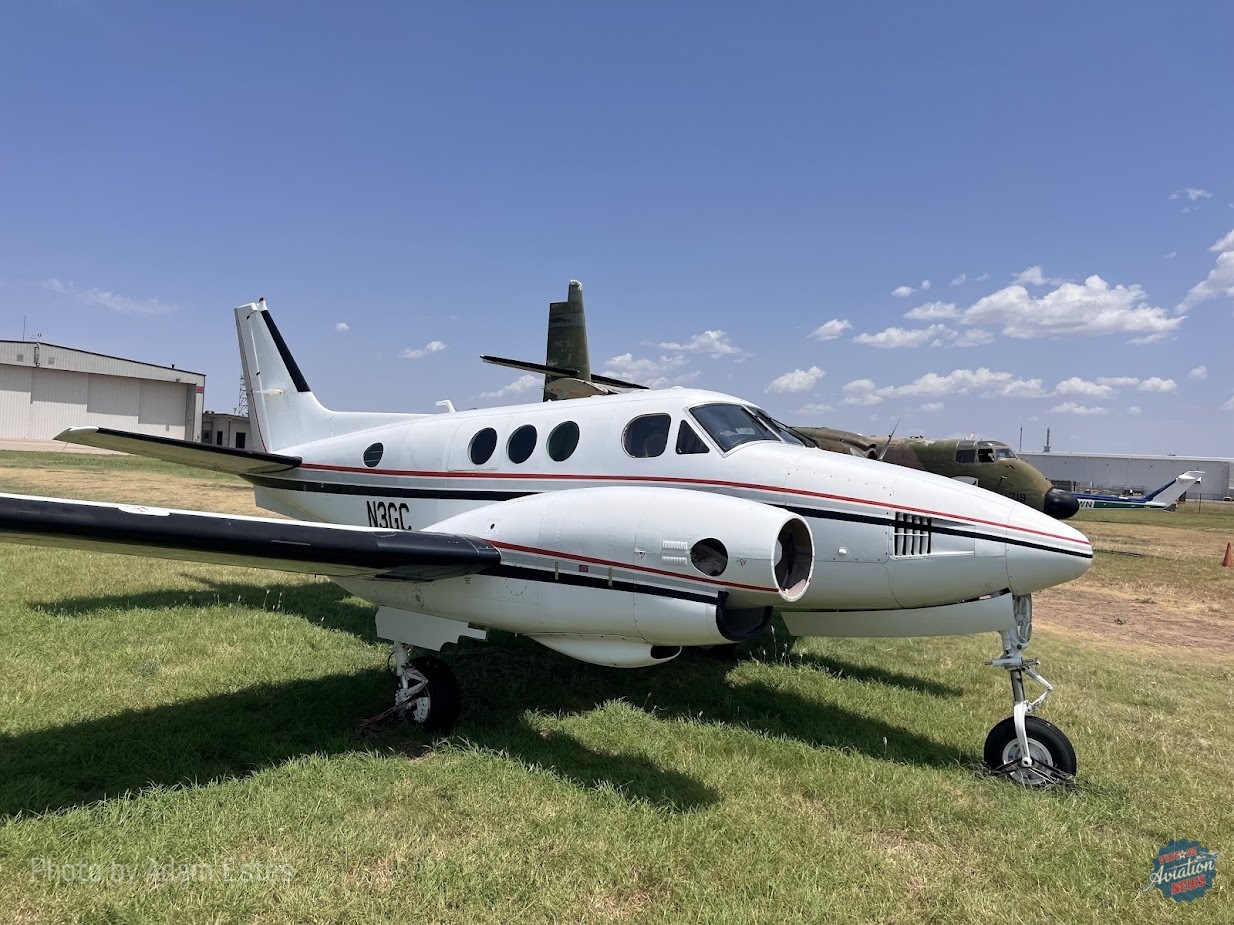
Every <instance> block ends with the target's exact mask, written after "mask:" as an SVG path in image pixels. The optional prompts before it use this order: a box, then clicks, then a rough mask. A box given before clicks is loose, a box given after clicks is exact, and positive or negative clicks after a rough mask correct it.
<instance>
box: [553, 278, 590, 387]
mask: <svg viewBox="0 0 1234 925" xmlns="http://www.w3.org/2000/svg"><path fill="white" fill-rule="evenodd" d="M544 355H545V357H547V360H546V362H547V363H548V364H549V365H550V366H559V367H564V368H566V369H575V370H578V372H577V374H576V375H575V376H574V377H573V378H576V379H581V380H582V381H583V382H590V381H591V360H590V358H589V357H588V355H587V316H586V315H585V314H584V312H583V284H582V283H580V282H579V281H578V280H576V279H572V280H570V290H569V293H568V294H567V295H566V301H564V302H549V303H548V345H547V347H546V348H545V353H544ZM563 378H567V377H565V376H554V375H552V374H551V373H548V374H546V375H545V376H544V400H545V401H551V400H552V399H554V398H557V397H558V396H557V395H556V394H555V393H553V392H552V391H550V389H549V386H551V385H552V384H553V383H554V382H556V381H557V380H558V379H563Z"/></svg>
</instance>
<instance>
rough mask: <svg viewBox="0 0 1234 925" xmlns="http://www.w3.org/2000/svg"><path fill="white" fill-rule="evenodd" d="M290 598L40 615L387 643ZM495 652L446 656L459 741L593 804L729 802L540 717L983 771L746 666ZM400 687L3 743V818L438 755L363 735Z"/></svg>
mask: <svg viewBox="0 0 1234 925" xmlns="http://www.w3.org/2000/svg"><path fill="white" fill-rule="evenodd" d="M276 591H277V592H279V593H281V599H279V600H278V601H277V605H276V603H275V602H274V601H272V598H273V597H274V594H270V595H268V594H267V588H266V586H264V585H256V584H239V583H220V584H217V585H214V586H212V587H211V588H209V589H208V590H202V589H197V590H193V591H185V590H174V591H173V590H168V591H154V592H148V593H144V594H137V595H124V596H114V597H108V596H106V595H100V596H94V597H89V598H72V599H68V600H60V601H48V602H44V603H41V604H36V605H34V606H37V607H39V608H40V609H42V610H44V611H47V612H51V613H56V614H60V615H64V616H73V615H85V614H88V613H91V612H95V611H98V610H103V609H113V610H117V609H118V610H124V609H145V608H168V607H181V606H189V605H202V604H213V603H215V601H216V600H217V601H220V602H223V603H228V602H233V601H238V602H239V603H240V604H242V605H245V606H254V607H262V606H265V607H266V609H277V610H279V611H280V612H282V613H286V614H288V615H291V616H296V617H300V618H303V619H306V620H309V621H310V622H312V623H313V624H315V625H319V626H323V627H326V628H329V629H334V630H340V631H345V632H349V633H354V634H355V635H356V636H358V637H359V638H361V639H363V640H365V641H367V642H372V643H377V642H378V640H377V639H376V636H375V633H374V631H373V608H372V606H371V605H368V604H364V603H363V602H359V601H357V600H356V599H354V598H349V597H348V595H347V593H346V592H345V591H343V590H342V589H341V588H338V587H337V586H332V585H325V584H303V585H286V586H280V587H279V588H277V589H276ZM263 602H264V605H263ZM490 638H491V641H490V642H489V643H487V644H479V643H476V644H471V643H469V642H468V643H467V644H464V645H460V646H457V647H450V648H449V649H447V652H446V655H447V658H448V660H449V661H450V663H451V665H452V666H453V668H454V670H455V672H456V674H457V675H458V678H459V684H460V686H461V688H462V691H463V698H464V713H463V718H462V721H461V722H460V724H459V727H458V729H457V733H458V735H459V736H460V737H461V738H463V739H465V740H466V741H467V742H469V743H470V744H471V745H472V746H474V747H476V748H480V749H483V750H488V751H492V752H502V753H505V754H508V755H510V756H511V757H513V758H514V759H515V760H518V761H520V762H523V763H524V764H526V765H527V766H538V767H542V768H545V769H551V770H552V771H553V772H554V773H555V774H556V775H557V777H558V778H559V779H561V780H563V781H566V782H569V783H571V784H573V785H574V786H578V787H581V788H583V789H594V788H595V787H598V786H602V785H605V784H608V785H611V786H612V787H613V788H614V789H615V790H616V792H618V793H620V794H621V795H622V796H624V797H625V798H626V799H629V800H632V801H645V802H647V803H650V804H652V805H654V806H658V807H661V808H664V809H667V810H669V811H674V812H688V811H691V810H694V809H699V808H703V807H706V806H709V805H712V804H714V803H716V802H718V801H719V800H720V795H719V793H717V792H716V791H715V790H714V789H713V788H711V787H709V786H708V785H706V784H705V783H704V782H702V781H700V780H698V779H697V778H695V777H693V776H691V775H688V774H684V773H681V772H679V771H676V770H673V769H671V768H665V767H662V766H661V765H659V764H658V763H657V762H655V761H653V760H651V759H649V758H648V757H647V756H645V755H643V754H639V753H638V752H637V751H630V752H617V753H614V752H613V751H611V750H609V749H593V748H591V747H589V746H588V745H587V744H586V743H583V742H581V741H579V740H577V739H575V738H574V737H573V736H571V735H570V734H568V733H563V732H560V731H553V732H551V733H550V734H547V735H546V734H545V733H544V731H543V730H542V729H541V728H540V727H539V725H538V724H537V723H536V722H535V721H534V716H535V715H536V714H540V715H550V716H552V715H558V716H569V715H581V714H585V713H588V712H590V711H593V710H595V709H597V707H599V706H601V705H603V704H605V703H607V702H610V701H614V700H621V701H625V702H626V703H629V704H630V705H632V706H633V707H635V708H638V709H642V710H645V711H647V712H648V713H651V714H652V715H654V716H655V717H657V718H658V719H660V720H666V721H691V722H699V723H704V724H707V723H714V724H724V725H732V726H738V727H744V728H746V729H749V730H751V731H753V732H755V733H757V734H761V735H766V736H769V737H781V736H782V737H785V738H788V739H792V740H796V741H800V742H803V743H805V744H807V745H810V746H812V747H818V748H845V749H850V750H852V751H855V752H859V753H862V754H866V755H869V756H872V757H875V758H879V759H885V760H890V761H897V762H904V763H911V764H917V765H923V766H929V767H942V766H969V765H972V764H974V763H976V762H977V760H978V756H976V755H970V754H967V753H966V752H963V751H958V750H956V749H954V748H950V747H944V746H942V745H940V744H939V743H937V742H934V741H933V740H931V739H928V738H926V737H924V736H921V735H918V734H916V733H913V732H910V731H908V730H905V729H903V728H900V727H897V726H893V725H891V724H888V723H885V722H882V721H880V720H877V719H872V718H870V717H867V716H862V715H860V714H857V713H854V712H851V711H849V710H846V709H844V708H842V707H839V706H835V705H832V704H828V703H820V702H818V701H814V700H809V699H806V698H803V697H801V696H799V695H798V694H795V693H793V692H791V691H785V690H780V689H777V688H775V687H773V686H770V685H767V684H764V683H761V682H754V683H748V682H747V683H741V684H737V685H732V684H730V683H729V682H728V681H727V675H728V673H729V671H730V670H731V668H732V665H731V664H726V663H724V662H722V661H720V660H717V659H714V658H710V657H707V656H702V655H693V654H689V653H687V654H685V655H683V656H682V657H680V658H679V659H678V660H677V661H675V662H673V663H672V664H670V665H665V666H657V667H655V668H652V669H645V670H628V669H616V668H601V667H597V666H592V665H587V664H585V663H582V662H578V661H575V660H572V659H568V658H566V657H565V656H562V655H559V654H557V653H554V652H552V651H550V650H547V649H544V648H543V647H541V646H539V645H537V644H535V643H534V642H532V641H530V640H526V639H521V638H516V637H512V636H509V635H508V634H504V633H496V634H493V635H492V637H490ZM494 643H495V644H494ZM796 658H797V657H796V656H794V659H796ZM814 661H815V662H816V667H820V668H823V669H824V670H826V671H828V672H830V673H833V674H837V675H840V676H842V677H849V678H852V679H854V680H857V681H859V682H862V683H869V682H875V683H884V684H892V685H895V686H899V687H905V688H908V689H911V690H917V691H922V692H925V693H928V694H936V695H947V694H951V693H953V691H952V690H951V689H949V688H946V687H944V686H943V685H935V684H934V683H933V682H929V681H924V680H922V679H917V678H913V677H911V676H908V675H900V674H898V673H895V672H884V671H882V670H881V669H870V668H866V667H862V666H857V665H849V664H847V663H845V662H843V661H842V660H839V659H835V658H825V659H815V660H814ZM391 686H392V680H391V678H390V676H389V674H388V673H386V672H385V671H383V670H380V669H370V670H366V671H360V672H356V673H351V674H332V675H326V676H323V677H318V678H305V679H297V680H294V681H289V682H285V683H282V684H265V685H255V686H252V687H248V688H244V689H243V690H239V691H235V692H229V693H225V694H218V695H215V696H211V697H205V698H200V699H197V700H192V701H186V702H182V703H173V704H167V705H164V706H159V707H154V708H151V709H148V710H137V711H126V712H123V713H118V714H113V715H109V716H104V717H100V718H98V719H92V720H86V721H84V722H80V723H73V724H69V725H64V726H58V727H53V728H49V729H40V730H35V731H31V732H24V733H18V734H16V735H0V818H3V817H11V816H13V815H15V814H17V813H39V812H45V811H56V810H62V809H68V808H72V807H75V806H80V805H83V804H86V803H90V802H95V801H97V800H100V799H103V798H105V797H115V796H118V795H120V794H124V793H126V792H137V791H140V790H141V789H143V788H146V787H149V786H151V785H158V786H176V785H179V786H193V785H197V784H204V783H207V782H209V781H212V780H216V779H220V778H236V777H243V776H245V775H248V774H252V773H256V772H258V771H261V770H263V769H266V768H270V767H273V766H276V765H278V764H280V763H281V762H283V761H286V760H288V759H292V758H296V757H299V756H302V755H306V754H342V753H346V752H355V751H357V750H363V749H366V748H369V749H373V750H375V751H379V752H385V751H388V750H389V749H396V750H401V751H411V752H412V753H422V752H424V751H427V750H428V749H429V747H430V739H429V738H428V737H427V736H426V735H424V734H423V733H421V732H419V731H418V730H416V729H414V728H413V727H411V726H409V725H404V726H397V727H395V728H393V729H389V730H385V731H383V732H381V733H380V734H378V735H377V736H375V737H368V738H365V737H362V736H361V735H360V734H359V733H358V724H359V721H360V720H361V719H363V718H364V717H367V716H371V715H373V714H375V713H378V712H380V711H381V710H383V709H384V708H385V706H386V704H387V703H388V702H389V695H390V689H391ZM529 715H530V717H531V719H530V720H529Z"/></svg>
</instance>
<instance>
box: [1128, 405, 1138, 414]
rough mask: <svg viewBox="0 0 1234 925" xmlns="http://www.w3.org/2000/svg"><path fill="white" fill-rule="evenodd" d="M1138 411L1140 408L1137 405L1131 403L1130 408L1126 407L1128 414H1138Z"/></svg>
mask: <svg viewBox="0 0 1234 925" xmlns="http://www.w3.org/2000/svg"><path fill="white" fill-rule="evenodd" d="M1140 411H1141V409H1140V406H1139V405H1132V406H1131V407H1130V408H1128V409H1127V413H1128V414H1139V413H1140Z"/></svg>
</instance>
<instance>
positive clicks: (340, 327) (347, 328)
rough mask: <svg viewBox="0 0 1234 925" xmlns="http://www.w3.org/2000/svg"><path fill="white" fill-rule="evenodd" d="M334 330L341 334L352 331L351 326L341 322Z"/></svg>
mask: <svg viewBox="0 0 1234 925" xmlns="http://www.w3.org/2000/svg"><path fill="white" fill-rule="evenodd" d="M334 330H335V331H336V332H337V333H339V334H346V333H347V332H348V331H350V330H351V325H349V324H348V323H347V322H346V321H340V322H339V323H338V324H336V325H335V326H334Z"/></svg>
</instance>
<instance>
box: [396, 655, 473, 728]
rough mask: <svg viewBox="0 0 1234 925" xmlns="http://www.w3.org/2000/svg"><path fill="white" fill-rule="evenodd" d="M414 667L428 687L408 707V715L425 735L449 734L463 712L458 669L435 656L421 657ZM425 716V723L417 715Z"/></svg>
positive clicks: (414, 660) (416, 659) (423, 719)
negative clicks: (422, 676)
mask: <svg viewBox="0 0 1234 925" xmlns="http://www.w3.org/2000/svg"><path fill="white" fill-rule="evenodd" d="M411 667H412V668H414V669H415V670H416V671H418V672H420V674H422V675H424V678H425V680H427V681H428V686H427V687H426V688H425V689H424V691H423V693H422V694H421V695H420V696H419V697H417V698H415V699H414V700H412V701H411V702H410V703H409V704H407V711H406V713H405V714H404V715H405V716H406V717H407V720H408V721H409V722H412V723H415V724H416V725H417V726H419V727H420V728H421V729H423V730H424V731H425V732H439V733H442V734H446V733H449V732H450V730H452V729H453V728H454V724H455V723H457V722H458V717H459V714H460V713H462V711H463V696H462V694H461V693H460V692H459V689H458V680H457V679H456V678H455V677H454V669H452V668H451V667H450V666H449V665H447V664H446V663H445V662H443V661H442V660H441V659H439V658H437V657H436V656H435V655H421V656H420V657H419V658H413V659H412V660H411ZM421 713H422V714H423V716H422V718H421V719H417V718H416V714H421Z"/></svg>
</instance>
